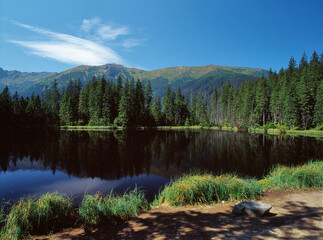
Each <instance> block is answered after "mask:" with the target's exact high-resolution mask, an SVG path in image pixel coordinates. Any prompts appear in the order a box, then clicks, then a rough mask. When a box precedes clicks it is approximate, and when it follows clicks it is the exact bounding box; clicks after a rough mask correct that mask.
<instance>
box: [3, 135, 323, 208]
mask: <svg viewBox="0 0 323 240" xmlns="http://www.w3.org/2000/svg"><path fill="white" fill-rule="evenodd" d="M0 144H1V145H0V201H2V202H3V201H8V200H10V201H11V202H13V201H16V200H18V199H19V198H21V197H25V196H29V195H35V196H38V195H40V194H43V193H46V192H54V191H58V192H60V193H65V194H68V195H69V196H72V197H73V198H74V199H75V201H76V202H79V201H80V199H81V198H82V196H83V195H84V193H91V194H92V193H96V192H101V193H108V192H110V191H111V190H112V189H113V190H114V191H116V192H123V191H125V190H127V189H129V188H130V189H131V188H133V187H134V186H138V187H141V188H142V189H144V190H145V191H146V193H147V197H148V198H149V200H152V199H153V196H154V194H156V193H157V192H158V190H159V189H160V188H161V187H162V186H164V185H165V183H167V182H169V181H170V179H171V177H173V176H179V175H181V174H183V173H187V172H189V171H191V170H194V169H199V170H202V171H204V170H207V171H209V172H213V173H215V174H216V173H232V172H235V173H237V174H239V175H240V176H244V177H256V178H260V177H262V176H263V175H264V174H266V173H267V172H268V170H269V169H270V168H271V167H272V166H273V165H275V164H278V163H280V164H284V165H296V164H301V163H304V162H306V161H308V160H310V159H312V158H317V159H322V156H323V141H322V138H313V137H302V136H299V137H293V136H267V135H261V134H250V133H236V132H226V131H212V130H171V131H168V130H141V131H139V130H129V131H89V132H88V131H44V130H23V131H5V132H2V133H1V135H0Z"/></svg>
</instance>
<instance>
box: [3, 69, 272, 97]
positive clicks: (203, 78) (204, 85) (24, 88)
mask: <svg viewBox="0 0 323 240" xmlns="http://www.w3.org/2000/svg"><path fill="white" fill-rule="evenodd" d="M119 75H120V76H121V77H122V78H123V79H125V78H129V79H130V78H134V79H136V80H137V79H140V80H142V81H144V82H146V81H148V80H150V81H151V84H152V88H153V92H154V94H155V95H156V96H159V95H162V94H163V93H164V91H165V89H166V88H167V86H168V85H169V86H170V87H172V88H177V87H181V89H182V91H183V92H184V93H191V92H193V93H196V92H198V91H201V92H203V93H205V94H206V95H210V94H211V91H212V90H213V88H214V86H216V87H217V88H220V87H221V86H222V85H223V84H224V83H225V82H226V81H228V80H230V81H231V84H232V85H234V86H238V85H240V84H241V83H242V82H244V81H246V80H253V79H256V78H258V77H261V76H262V75H264V76H267V75H268V71H266V70H263V69H261V68H246V67H228V66H219V65H204V66H174V67H166V68H161V69H155V70H142V69H138V68H128V67H124V66H122V65H119V64H105V65H101V66H87V65H80V66H77V67H74V68H71V69H68V70H65V71H63V72H59V73H55V72H40V73H35V72H32V73H28V72H19V71H15V70H12V71H7V70H3V69H2V68H0V88H1V87H2V88H3V86H4V85H8V87H9V89H10V91H11V92H12V93H13V92H15V91H18V93H19V95H22V96H29V95H31V94H32V93H41V92H42V91H43V89H44V88H45V86H49V87H50V86H51V85H52V84H53V81H54V80H57V83H58V86H59V87H60V88H63V87H64V86H66V85H67V83H68V81H69V79H70V78H72V79H74V80H77V79H80V80H81V82H82V83H83V84H84V83H86V82H88V81H89V80H90V79H92V77H93V76H95V77H101V76H104V77H105V78H106V79H108V80H112V81H115V80H117V78H118V76H119ZM0 90H1V89H0Z"/></svg>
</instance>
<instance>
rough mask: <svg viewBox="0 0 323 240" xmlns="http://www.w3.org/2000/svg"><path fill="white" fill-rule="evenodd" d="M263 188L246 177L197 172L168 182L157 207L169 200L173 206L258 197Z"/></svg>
mask: <svg viewBox="0 0 323 240" xmlns="http://www.w3.org/2000/svg"><path fill="white" fill-rule="evenodd" d="M262 192H263V188H262V186H261V184H259V183H258V182H257V181H255V180H253V179H251V180H244V179H241V178H238V177H237V176H234V175H230V174H226V175H220V176H213V175H211V174H207V173H204V174H201V173H197V174H196V173H194V174H188V175H184V176H183V177H181V178H179V179H177V180H175V181H174V182H171V183H170V184H168V185H167V186H166V187H165V188H164V190H163V191H162V192H161V193H160V194H159V195H158V196H157V198H156V199H155V201H154V203H153V206H157V205H159V204H162V203H166V204H169V205H172V206H181V205H186V204H190V205H192V204H203V203H215V202H219V201H222V200H223V201H228V200H231V201H232V200H245V199H256V198H259V197H260V196H261V195H262Z"/></svg>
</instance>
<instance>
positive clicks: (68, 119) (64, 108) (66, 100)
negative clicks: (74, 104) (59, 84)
mask: <svg viewBox="0 0 323 240" xmlns="http://www.w3.org/2000/svg"><path fill="white" fill-rule="evenodd" d="M59 118H60V124H61V125H71V124H72V109H71V98H70V97H69V96H68V92H67V91H64V93H63V95H62V101H61V106H60V109H59Z"/></svg>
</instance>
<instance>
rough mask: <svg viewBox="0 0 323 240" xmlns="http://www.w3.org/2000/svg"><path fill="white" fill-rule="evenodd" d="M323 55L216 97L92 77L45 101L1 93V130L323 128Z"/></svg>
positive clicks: (49, 92) (52, 92)
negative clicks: (63, 127) (160, 92)
mask: <svg viewBox="0 0 323 240" xmlns="http://www.w3.org/2000/svg"><path fill="white" fill-rule="evenodd" d="M322 76H323V55H322V54H321V56H320V57H319V56H318V55H317V53H316V52H315V51H314V53H313V54H312V56H311V58H310V61H309V62H308V60H307V56H306V54H305V53H304V54H303V57H302V58H301V60H300V62H299V64H298V65H297V63H296V61H295V59H294V58H293V57H291V59H290V61H289V65H288V68H287V69H283V68H282V69H281V70H280V71H279V72H278V73H276V72H272V71H271V70H270V71H269V76H268V78H265V77H264V76H263V77H261V78H258V79H257V80H250V81H246V82H244V83H242V84H241V85H239V86H237V87H234V86H232V85H231V84H230V81H227V82H226V83H225V84H224V85H223V86H222V87H221V88H219V89H217V88H216V87H215V88H214V90H213V94H212V97H211V99H207V98H206V96H205V95H203V94H202V93H198V94H192V93H191V94H186V95H183V94H182V92H181V89H180V87H178V88H177V89H176V91H175V90H173V89H171V88H170V87H168V88H167V89H166V91H165V93H164V95H163V96H161V97H160V96H158V97H154V96H153V93H152V88H151V84H150V81H147V82H143V81H140V80H139V79H138V80H136V81H135V79H133V78H132V79H130V80H129V79H125V80H124V81H123V80H122V78H121V77H120V76H119V77H118V79H117V81H112V80H106V79H105V77H104V76H102V77H95V76H94V77H93V78H92V80H91V81H89V82H88V83H86V84H85V85H84V86H82V83H81V81H80V80H77V81H73V79H70V80H69V82H68V85H67V86H66V87H65V88H63V89H62V90H60V89H59V88H58V85H57V82H56V81H54V83H53V85H52V86H51V87H50V88H48V87H46V88H45V89H44V91H43V93H42V94H41V95H34V94H33V95H32V96H31V97H26V98H23V97H19V95H18V93H17V92H16V93H15V94H14V95H13V96H12V97H11V96H10V93H9V89H8V87H6V88H5V89H4V90H3V92H2V93H1V94H0V124H1V125H2V126H7V125H9V126H21V127H38V126H58V125H93V126H107V125H116V126H133V127H135V126H161V125H167V126H183V125H186V126H191V125H202V126H211V125H212V126H213V125H232V126H246V127H251V126H257V125H259V126H263V125H276V126H277V125H279V126H285V127H286V128H295V127H301V128H302V129H308V128H310V127H318V128H322V124H323V113H322V112H323V102H322V101H323V78H322Z"/></svg>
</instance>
